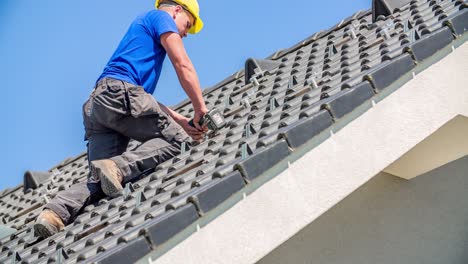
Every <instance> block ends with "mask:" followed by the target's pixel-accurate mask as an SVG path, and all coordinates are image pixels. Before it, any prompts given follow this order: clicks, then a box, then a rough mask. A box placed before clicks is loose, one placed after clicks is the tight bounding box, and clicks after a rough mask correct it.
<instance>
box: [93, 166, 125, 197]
mask: <svg viewBox="0 0 468 264" xmlns="http://www.w3.org/2000/svg"><path fill="white" fill-rule="evenodd" d="M100 165H101V163H100V162H99V161H97V162H93V167H94V169H95V171H94V173H95V175H98V178H99V179H100V180H101V189H102V191H103V192H104V193H105V194H106V195H107V196H109V197H111V198H115V197H117V196H119V195H121V193H122V190H123V188H122V184H121V183H120V182H118V181H117V180H116V179H114V178H111V177H108V176H107V175H108V174H110V172H109V171H107V170H106V167H105V166H100Z"/></svg>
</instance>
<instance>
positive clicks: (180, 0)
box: [154, 0, 203, 34]
mask: <svg viewBox="0 0 468 264" xmlns="http://www.w3.org/2000/svg"><path fill="white" fill-rule="evenodd" d="M163 1H164V0H156V2H155V3H154V6H155V7H156V8H158V7H159V4H160V3H161V2H163ZM169 1H171V2H174V3H177V4H179V5H181V6H182V7H183V8H184V9H185V10H187V11H188V12H189V13H190V14H192V16H193V17H194V18H195V23H194V24H193V25H192V27H191V28H190V29H189V31H188V33H190V34H197V33H198V32H200V30H202V28H203V21H202V20H201V18H200V7H199V6H198V2H197V0H169Z"/></svg>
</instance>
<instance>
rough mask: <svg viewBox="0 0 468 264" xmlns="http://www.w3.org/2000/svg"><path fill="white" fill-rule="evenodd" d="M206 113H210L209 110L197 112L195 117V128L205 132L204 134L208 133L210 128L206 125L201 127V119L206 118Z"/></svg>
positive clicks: (204, 109)
mask: <svg viewBox="0 0 468 264" xmlns="http://www.w3.org/2000/svg"><path fill="white" fill-rule="evenodd" d="M206 113H208V109H207V108H206V107H205V108H202V109H200V110H199V111H195V115H194V116H193V124H194V125H195V128H196V129H198V130H199V131H203V132H204V133H206V132H207V131H208V127H206V125H203V126H200V119H201V118H202V117H203V116H205V114H206Z"/></svg>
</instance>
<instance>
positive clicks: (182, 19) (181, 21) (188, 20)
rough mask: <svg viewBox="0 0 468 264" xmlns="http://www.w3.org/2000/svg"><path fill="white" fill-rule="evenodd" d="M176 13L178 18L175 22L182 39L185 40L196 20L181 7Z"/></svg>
mask: <svg viewBox="0 0 468 264" xmlns="http://www.w3.org/2000/svg"><path fill="white" fill-rule="evenodd" d="M175 11H176V16H175V18H174V20H175V23H176V25H177V29H178V30H179V35H180V37H181V38H184V37H186V36H187V33H188V31H189V29H190V28H191V27H192V25H193V24H194V23H195V18H194V17H193V16H192V15H191V14H190V13H189V12H188V11H186V10H185V9H183V8H182V7H181V6H177V8H176V10H175Z"/></svg>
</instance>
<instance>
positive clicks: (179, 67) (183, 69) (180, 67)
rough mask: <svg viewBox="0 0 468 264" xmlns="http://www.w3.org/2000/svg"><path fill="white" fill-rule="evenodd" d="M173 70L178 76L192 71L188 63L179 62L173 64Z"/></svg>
mask: <svg viewBox="0 0 468 264" xmlns="http://www.w3.org/2000/svg"><path fill="white" fill-rule="evenodd" d="M174 68H175V70H176V72H177V73H178V74H184V73H188V72H192V71H193V67H192V64H191V63H190V61H184V60H182V61H180V62H177V63H175V64H174Z"/></svg>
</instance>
